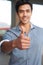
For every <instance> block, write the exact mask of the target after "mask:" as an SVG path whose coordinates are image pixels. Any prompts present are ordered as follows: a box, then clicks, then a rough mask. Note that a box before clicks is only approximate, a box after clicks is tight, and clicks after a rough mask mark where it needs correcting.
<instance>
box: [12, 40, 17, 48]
mask: <svg viewBox="0 0 43 65" xmlns="http://www.w3.org/2000/svg"><path fill="white" fill-rule="evenodd" d="M11 44H12V47H13V48H16V40H12V41H11Z"/></svg>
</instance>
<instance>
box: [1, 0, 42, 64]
mask: <svg viewBox="0 0 43 65" xmlns="http://www.w3.org/2000/svg"><path fill="white" fill-rule="evenodd" d="M15 9H16V12H17V15H18V17H19V20H20V22H19V24H18V25H17V26H16V27H14V28H12V29H10V30H8V31H7V32H6V34H5V35H4V36H3V40H4V42H3V43H2V45H1V49H2V51H3V52H6V53H11V58H10V62H9V65H41V47H42V43H43V39H42V34H43V31H42V29H40V28H38V27H36V26H34V25H33V24H31V22H30V18H31V15H32V4H31V3H30V2H29V1H28V0H19V1H17V3H16V5H15Z"/></svg>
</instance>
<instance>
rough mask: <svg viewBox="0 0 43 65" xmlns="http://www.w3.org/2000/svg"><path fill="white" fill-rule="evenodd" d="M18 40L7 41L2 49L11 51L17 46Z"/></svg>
mask: <svg viewBox="0 0 43 65" xmlns="http://www.w3.org/2000/svg"><path fill="white" fill-rule="evenodd" d="M15 43H16V40H14V41H13V40H12V41H5V42H3V43H2V45H1V50H2V51H3V52H5V53H7V52H11V51H12V50H13V49H14V48H15V47H16V46H15Z"/></svg>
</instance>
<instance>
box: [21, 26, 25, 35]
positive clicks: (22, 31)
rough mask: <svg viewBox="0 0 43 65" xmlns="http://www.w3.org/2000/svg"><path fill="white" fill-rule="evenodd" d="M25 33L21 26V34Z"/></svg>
mask: <svg viewBox="0 0 43 65" xmlns="http://www.w3.org/2000/svg"><path fill="white" fill-rule="evenodd" d="M24 33H25V28H24V27H23V26H21V34H24Z"/></svg>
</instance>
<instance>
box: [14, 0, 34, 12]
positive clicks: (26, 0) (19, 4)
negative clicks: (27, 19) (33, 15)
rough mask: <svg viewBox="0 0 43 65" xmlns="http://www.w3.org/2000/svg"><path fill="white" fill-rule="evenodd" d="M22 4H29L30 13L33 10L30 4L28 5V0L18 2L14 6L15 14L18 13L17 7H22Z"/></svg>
mask: <svg viewBox="0 0 43 65" xmlns="http://www.w3.org/2000/svg"><path fill="white" fill-rule="evenodd" d="M24 4H29V5H30V7H31V11H32V9H33V7H32V3H30V1H29V0H18V1H17V2H16V5H15V9H16V12H18V9H19V6H21V5H24Z"/></svg>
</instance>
